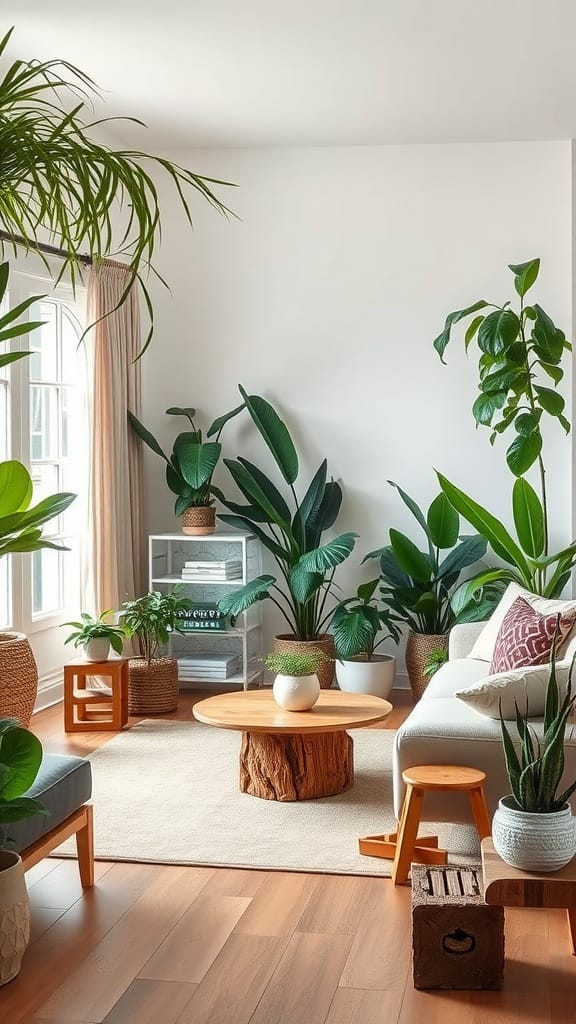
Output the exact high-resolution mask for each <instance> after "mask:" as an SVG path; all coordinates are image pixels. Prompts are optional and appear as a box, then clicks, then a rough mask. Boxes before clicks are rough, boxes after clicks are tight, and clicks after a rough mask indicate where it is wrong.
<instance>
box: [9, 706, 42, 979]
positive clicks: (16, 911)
mask: <svg viewBox="0 0 576 1024" xmlns="http://www.w3.org/2000/svg"><path fill="white" fill-rule="evenodd" d="M41 761H42V744H41V743H40V740H39V739H37V738H36V736H34V735H33V734H32V733H31V732H29V731H28V729H24V728H22V727H21V726H20V725H19V724H18V722H17V721H16V720H15V719H13V718H0V937H1V939H2V941H1V942H0V985H5V984H6V983H7V982H9V981H12V979H13V978H15V977H16V975H17V974H18V972H19V971H20V966H21V964H22V957H23V956H24V953H25V952H26V949H27V947H28V943H29V941H30V904H29V901H28V892H27V890H26V882H25V881H24V870H23V867H22V860H21V858H20V856H19V855H18V854H17V853H14V852H13V851H12V850H11V849H10V846H11V845H12V843H11V840H10V837H9V835H8V830H7V827H8V826H9V825H10V823H11V822H14V821H20V820H22V819H23V818H28V817H30V816H31V815H33V814H44V813H45V811H44V808H43V807H42V804H41V803H40V802H39V801H38V800H32V799H30V797H26V796H24V795H23V794H24V793H26V791H27V790H28V789H29V788H30V786H31V785H32V783H33V782H34V779H35V778H36V776H37V774H38V769H39V768H40V764H41Z"/></svg>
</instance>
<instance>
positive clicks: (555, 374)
mask: <svg viewBox="0 0 576 1024" xmlns="http://www.w3.org/2000/svg"><path fill="white" fill-rule="evenodd" d="M540 366H541V367H542V369H543V370H544V373H547V374H548V376H549V377H551V378H552V380H553V381H554V383H555V384H559V383H560V381H561V380H562V377H563V376H564V371H563V370H561V369H560V367H559V366H555V365H554V364H553V363H545V362H542V361H541V362H540Z"/></svg>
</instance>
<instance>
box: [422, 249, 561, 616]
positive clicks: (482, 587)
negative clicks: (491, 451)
mask: <svg viewBox="0 0 576 1024" xmlns="http://www.w3.org/2000/svg"><path fill="white" fill-rule="evenodd" d="M509 269H510V270H511V271H512V274H513V275H514V288H515V291H516V295H517V298H518V302H517V304H516V308H515V309H514V308H512V305H511V303H510V302H505V303H504V304H503V305H501V306H500V305H497V304H495V303H490V302H487V301H486V300H484V299H480V300H479V301H478V302H475V303H473V304H472V305H471V306H467V307H466V308H465V309H460V310H456V311H455V312H453V313H450V314H449V315H448V317H447V318H446V322H445V325H444V328H443V330H442V332H441V333H440V334H439V335H438V337H437V338H436V339H435V341H434V347H435V349H436V351H437V352H438V354H439V355H440V358H441V359H442V361H444V353H445V351H446V347H447V345H448V343H449V341H450V338H451V333H452V329H453V327H454V326H455V325H456V324H458V323H459V322H460V321H462V320H469V321H470V322H469V324H468V327H467V329H466V332H465V335H464V344H465V348H466V351H469V349H470V346H471V345H472V344H473V343H474V344H476V345H477V347H478V350H479V360H478V375H479V394H478V397H477V398H476V400H475V402H474V405H473V407H472V412H473V416H474V420H475V422H476V425H477V426H481V427H488V428H489V430H490V441H491V443H492V444H494V442H495V441H496V439H497V438H498V437H499V436H500V435H504V434H506V435H508V436H510V435H512V438H511V440H510V441H509V443H508V447H507V449H506V462H507V465H508V467H509V469H510V471H511V472H512V473H513V475H514V477H515V478H516V479H515V481H514V485H513V488H512V518H513V522H514V529H515V533H516V536H514V535H513V534H512V533H511V532H510V531H508V530H507V529H506V528H505V527H504V526H503V525H502V523H501V522H500V521H499V519H498V518H497V517H496V516H495V515H493V514H492V513H491V512H489V511H488V509H486V508H484V507H483V506H482V505H480V504H479V502H477V501H475V500H474V499H473V498H471V497H470V496H469V495H467V494H466V493H465V492H464V491H462V490H461V489H460V488H458V487H457V486H456V485H455V484H454V483H452V482H451V481H450V480H448V479H447V478H446V477H445V476H443V474H442V473H438V479H439V481H440V486H441V488H442V491H443V492H444V494H445V495H446V496H447V498H448V499H449V501H450V502H451V504H452V505H453V507H454V508H455V509H456V510H457V511H458V512H459V513H460V515H462V516H463V517H464V518H465V519H466V520H467V521H468V522H469V523H470V524H471V525H472V526H473V527H474V528H475V529H476V530H478V532H479V533H480V534H482V536H484V537H485V538H486V540H487V541H488V543H489V545H490V547H491V548H492V551H493V552H494V554H495V555H496V556H497V557H498V558H500V559H501V560H502V561H503V562H504V563H505V565H504V566H494V567H493V568H489V569H484V570H482V571H481V572H479V573H478V574H476V575H475V576H474V577H473V578H472V579H471V580H469V581H468V582H467V583H466V584H464V585H463V586H462V587H460V588H459V589H458V591H457V592H456V594H455V595H454V601H453V607H454V611H455V613H456V615H457V617H458V620H459V621H466V620H470V619H474V618H478V619H480V618H484V617H485V616H486V613H487V608H489V607H491V606H493V604H494V602H495V600H497V598H498V596H499V594H500V593H501V591H502V589H503V587H504V586H505V585H506V584H507V583H509V582H512V581H514V582H517V583H519V584H520V585H521V586H522V587H525V588H526V589H527V590H530V591H532V592H533V593H535V594H539V595H541V596H543V597H551V598H553V597H558V596H559V595H560V594H561V593H562V590H563V589H564V587H565V585H566V583H567V582H568V581H569V579H570V576H571V573H572V570H573V568H574V566H575V565H576V542H574V541H573V542H571V543H569V544H567V545H566V546H565V547H563V548H562V549H561V550H560V551H556V552H552V553H551V552H550V550H549V548H550V541H549V526H548V522H549V503H548V495H547V485H546V470H545V465H544V456H543V432H542V424H543V422H544V420H545V418H549V419H551V420H554V421H556V422H557V423H558V424H559V425H560V426H561V427H562V429H563V430H564V431H565V432H566V433H568V432H569V430H570V423H569V421H568V419H567V418H566V415H565V402H564V399H563V397H562V395H561V394H560V393H559V391H558V390H557V389H558V387H559V386H560V385H561V383H562V380H563V377H564V370H563V368H562V365H561V363H562V358H563V356H564V354H565V352H567V351H570V349H571V345H570V343H569V342H568V341H567V340H566V337H565V335H564V332H563V331H562V330H561V329H560V328H559V327H557V326H556V325H555V323H554V321H553V320H552V318H551V317H550V316H549V314H548V313H546V312H545V310H544V309H542V307H541V306H540V305H539V304H538V303H536V302H532V303H527V302H526V301H525V299H526V294H527V293H528V291H529V290H530V289H531V288H532V286H533V285H534V283H535V282H536V280H537V277H538V273H539V270H540V260H539V259H533V260H529V261H528V262H526V263H520V264H510V265H509ZM486 310H490V312H486ZM551 384H552V386H550V385H551ZM533 468H535V469H537V475H538V481H539V485H538V486H539V493H538V491H537V490H536V489H535V487H533V486H532V484H531V483H530V482H529V481H528V480H527V479H526V477H525V474H526V473H528V472H529V471H530V470H532V469H533Z"/></svg>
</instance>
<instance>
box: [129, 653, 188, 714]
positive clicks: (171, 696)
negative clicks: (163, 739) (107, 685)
mask: <svg viewBox="0 0 576 1024" xmlns="http://www.w3.org/2000/svg"><path fill="white" fill-rule="evenodd" d="M128 666H129V670H130V671H129V681H128V711H129V712H130V714H131V715H163V714H166V712H168V711H175V710H176V708H177V706H178V662H177V661H176V658H152V661H150V662H148V661H146V659H145V658H130V661H129V663H128Z"/></svg>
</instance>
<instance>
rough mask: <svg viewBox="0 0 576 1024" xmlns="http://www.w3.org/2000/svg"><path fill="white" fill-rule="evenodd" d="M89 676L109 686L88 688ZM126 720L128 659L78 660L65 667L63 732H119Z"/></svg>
mask: <svg viewBox="0 0 576 1024" xmlns="http://www.w3.org/2000/svg"><path fill="white" fill-rule="evenodd" d="M90 676H104V677H106V678H109V679H110V686H102V687H90V686H88V685H87V680H88V679H89V677H90ZM127 722H128V658H112V659H110V660H109V661H79V662H71V663H70V664H68V665H65V666H64V731H65V732H94V730H96V731H97V732H104V731H106V732H108V731H110V732H120V730H121V729H123V728H124V726H125V725H126V724H127Z"/></svg>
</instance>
